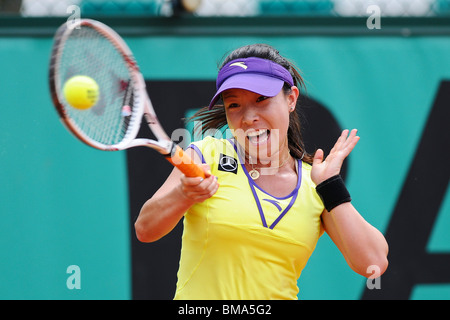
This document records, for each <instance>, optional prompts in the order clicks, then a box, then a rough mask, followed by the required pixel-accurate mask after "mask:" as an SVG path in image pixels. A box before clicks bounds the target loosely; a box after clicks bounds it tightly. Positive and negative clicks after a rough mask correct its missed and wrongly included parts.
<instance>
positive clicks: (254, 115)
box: [242, 104, 259, 125]
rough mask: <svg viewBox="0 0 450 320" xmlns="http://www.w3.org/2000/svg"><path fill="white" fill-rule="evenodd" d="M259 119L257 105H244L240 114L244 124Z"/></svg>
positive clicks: (250, 123) (249, 123)
mask: <svg viewBox="0 0 450 320" xmlns="http://www.w3.org/2000/svg"><path fill="white" fill-rule="evenodd" d="M258 120H259V114H258V110H257V107H255V106H253V105H250V104H248V105H246V106H245V108H244V112H243V115H242V122H243V123H244V124H246V125H252V124H253V123H255V122H256V121H258Z"/></svg>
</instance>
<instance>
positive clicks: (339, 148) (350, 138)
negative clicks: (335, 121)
mask: <svg viewBox="0 0 450 320" xmlns="http://www.w3.org/2000/svg"><path fill="white" fill-rule="evenodd" d="M357 132H358V130H357V129H353V130H352V131H350V134H349V130H348V129H345V130H343V131H342V133H341V135H340V136H339V138H338V139H337V141H336V143H335V144H334V147H333V148H332V149H331V151H330V154H332V153H337V152H342V153H343V155H344V157H346V156H348V155H349V154H350V152H351V151H352V150H353V148H354V147H355V145H356V144H357V143H358V141H359V137H358V136H357V135H356V134H357Z"/></svg>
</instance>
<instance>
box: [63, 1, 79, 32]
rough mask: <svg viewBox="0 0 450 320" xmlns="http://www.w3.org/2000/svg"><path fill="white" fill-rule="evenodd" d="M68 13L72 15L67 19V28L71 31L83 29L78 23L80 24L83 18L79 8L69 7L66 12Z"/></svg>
mask: <svg viewBox="0 0 450 320" xmlns="http://www.w3.org/2000/svg"><path fill="white" fill-rule="evenodd" d="M66 12H67V13H70V14H71V15H70V16H69V17H68V18H67V22H66V26H67V28H69V29H81V27H80V25H79V24H78V22H80V18H81V10H80V7H79V6H76V5H74V4H73V5H70V6H68V7H67V10H66Z"/></svg>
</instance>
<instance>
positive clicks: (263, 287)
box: [135, 44, 388, 300]
mask: <svg viewBox="0 0 450 320" xmlns="http://www.w3.org/2000/svg"><path fill="white" fill-rule="evenodd" d="M303 87H304V82H303V79H302V77H301V76H300V74H299V72H298V71H297V70H296V69H295V67H294V66H293V65H292V64H291V63H290V62H289V61H288V60H286V59H285V58H283V57H282V56H281V55H280V54H279V52H278V51H277V50H275V49H274V48H273V47H270V46H268V45H263V44H256V45H250V46H245V47H242V48H239V49H237V50H235V51H233V52H232V53H231V54H230V55H229V56H228V57H227V58H226V59H225V60H224V62H223V64H222V67H221V68H220V71H219V74H218V77H217V93H216V94H215V96H214V97H213V99H212V101H211V103H210V105H209V107H207V108H204V109H202V110H200V111H199V112H198V113H197V115H196V116H195V117H196V119H197V120H199V121H201V124H202V127H203V130H204V131H205V130H207V129H211V128H220V127H223V126H225V125H228V127H229V130H230V132H231V133H232V135H233V138H230V139H216V138H214V137H205V138H204V139H203V140H201V141H199V142H195V143H193V144H192V145H191V146H190V148H188V150H187V152H189V154H190V155H191V157H192V158H193V159H194V161H195V162H197V163H199V164H203V166H204V170H205V173H206V178H204V179H202V178H198V177H197V178H196V177H194V178H188V177H185V176H184V175H183V174H182V173H181V172H180V171H179V170H178V169H174V170H173V171H172V173H171V174H170V176H169V177H168V179H167V180H166V181H165V183H164V184H163V185H162V186H161V188H160V189H159V190H158V191H157V192H156V193H155V194H154V195H153V197H152V198H151V199H149V200H148V201H147V202H146V203H145V204H144V206H143V207H142V210H141V212H140V214H139V217H138V219H137V221H136V223H135V228H136V235H137V237H138V239H139V240H140V241H143V242H151V241H156V240H158V239H160V238H161V237H163V236H164V235H166V234H167V233H169V232H170V231H171V230H172V229H173V228H174V227H175V226H176V224H177V223H178V222H179V221H180V219H181V218H182V217H184V218H185V219H184V233H183V238H182V250H181V258H180V266H179V271H178V282H177V289H176V293H175V299H187V300H191V299H246V300H247V299H261V300H269V299H297V296H298V293H299V288H298V286H297V280H298V278H299V277H300V274H301V272H302V270H303V268H304V267H305V265H306V263H307V261H308V259H309V257H310V256H311V254H312V252H313V250H314V248H315V246H316V243H317V241H318V239H319V237H320V236H321V235H322V234H323V232H326V233H327V234H328V235H329V236H330V238H331V239H332V240H333V242H334V243H335V244H336V246H337V247H338V248H339V250H340V252H342V254H343V256H344V257H345V260H346V261H347V263H348V265H349V266H350V268H352V269H353V270H354V271H355V272H357V273H358V274H361V275H363V276H366V277H369V276H371V275H372V273H368V268H369V269H370V270H373V268H374V267H375V268H377V270H380V274H382V273H383V272H384V271H385V270H386V268H387V264H388V262H387V252H388V245H387V243H386V240H385V238H384V237H383V235H382V234H381V233H380V232H379V231H378V230H377V229H375V228H374V227H373V226H371V225H370V224H369V223H368V222H366V221H365V220H364V219H363V217H362V216H361V215H360V214H359V213H358V211H357V210H356V209H355V208H354V206H353V205H352V203H351V198H350V195H349V192H348V191H347V189H346V187H345V184H344V182H343V181H342V179H341V176H340V175H339V173H340V169H341V166H342V163H343V161H344V159H345V158H346V157H347V156H348V155H349V154H350V152H351V151H352V150H353V148H354V147H355V145H356V144H357V142H358V140H359V137H358V136H357V135H356V130H352V131H351V132H349V131H348V130H344V131H343V132H342V134H341V136H340V137H339V138H338V139H337V141H336V144H335V145H334V147H333V149H332V150H331V151H330V153H329V155H328V156H327V157H326V158H325V159H324V153H323V151H322V150H321V149H319V150H317V151H316V152H315V154H314V156H312V155H309V154H308V153H306V152H305V149H304V146H303V142H302V139H301V134H300V123H299V119H298V115H297V112H295V108H296V105H297V99H298V97H299V94H300V90H301V89H302V88H303ZM222 102H223V103H222Z"/></svg>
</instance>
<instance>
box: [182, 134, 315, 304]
mask: <svg viewBox="0 0 450 320" xmlns="http://www.w3.org/2000/svg"><path fill="white" fill-rule="evenodd" d="M191 147H192V148H194V150H196V152H197V153H198V154H199V155H200V157H201V158H202V161H203V162H204V163H208V164H209V165H210V166H211V171H212V174H213V175H214V176H216V177H218V181H219V184H220V187H219V189H218V191H217V193H216V194H215V195H214V196H212V197H211V198H209V199H208V200H205V201H204V202H202V203H198V204H195V205H194V206H192V207H191V208H190V209H189V211H188V212H187V213H186V214H185V216H184V222H183V223H184V231H183V237H182V249H181V257H180V266H179V270H178V282H177V289H176V293H175V299H183V300H194V299H203V300H206V299H217V300H270V299H297V294H298V292H299V289H298V286H297V280H298V278H299V277H300V274H301V272H302V270H303V268H304V267H305V265H306V262H307V261H308V259H309V257H310V256H311V254H312V252H313V250H314V248H315V246H316V243H317V241H318V239H319V237H320V236H321V234H322V233H323V229H322V224H321V219H320V215H321V213H322V211H323V210H324V206H323V203H322V201H321V199H320V198H319V196H318V195H317V193H316V190H315V184H314V183H313V182H312V181H311V177H310V172H311V166H310V165H308V164H306V163H303V162H302V161H301V160H298V161H299V166H298V168H299V169H301V170H298V171H299V174H298V177H299V178H298V183H297V186H296V188H295V189H294V190H293V191H292V192H291V193H290V194H289V195H287V196H285V197H281V198H280V197H274V196H272V195H270V194H269V193H267V192H265V191H264V190H262V189H261V188H260V187H258V185H257V184H256V183H257V181H253V180H252V179H251V178H250V176H249V173H248V172H247V170H246V169H245V166H244V165H243V164H242V163H243V162H242V161H241V160H240V159H239V155H238V153H237V149H236V146H235V143H234V140H226V139H215V138H212V137H207V138H205V139H204V140H202V141H199V142H195V143H193V145H191Z"/></svg>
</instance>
